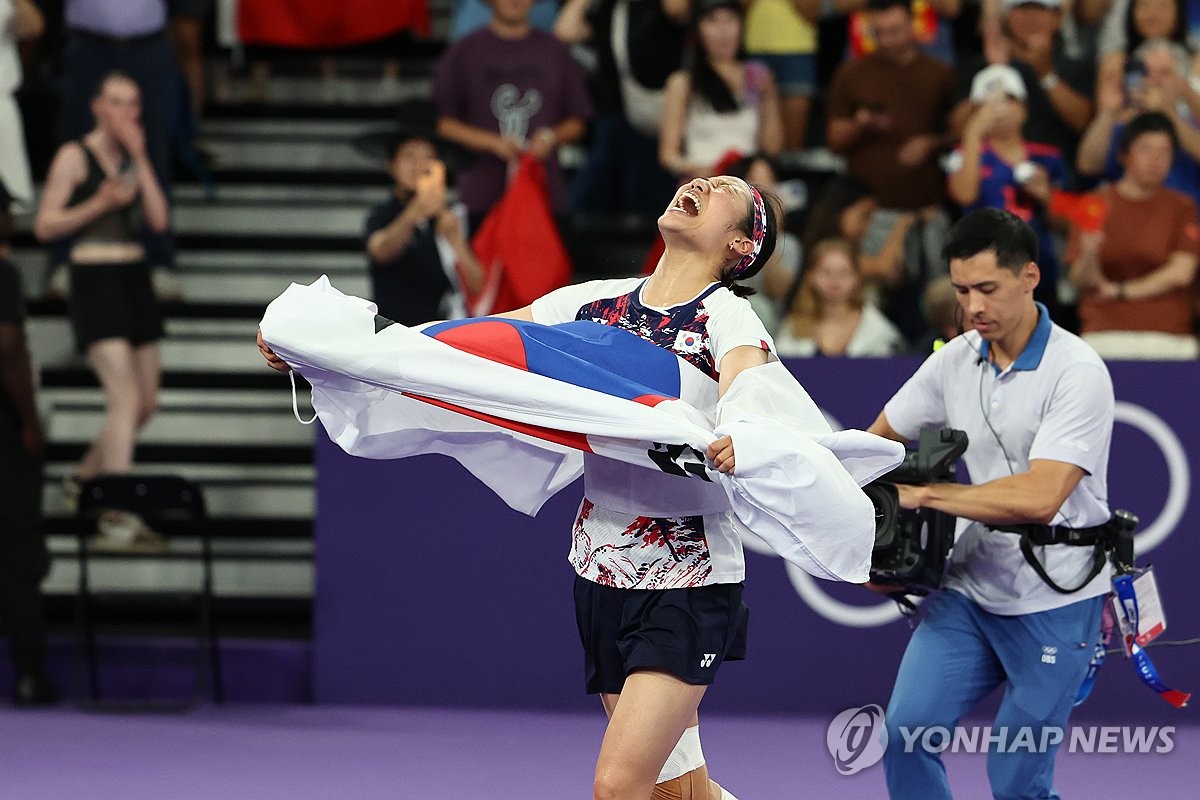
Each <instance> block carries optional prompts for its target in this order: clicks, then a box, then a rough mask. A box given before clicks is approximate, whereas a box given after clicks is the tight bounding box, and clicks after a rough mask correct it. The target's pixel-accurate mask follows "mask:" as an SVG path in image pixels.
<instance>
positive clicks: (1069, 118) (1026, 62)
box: [954, 0, 1095, 165]
mask: <svg viewBox="0 0 1200 800" xmlns="http://www.w3.org/2000/svg"><path fill="white" fill-rule="evenodd" d="M1001 5H1002V10H1001V13H1002V17H1001V20H1000V28H1001V31H1002V33H1003V38H1002V39H1001V40H1000V41H997V42H990V43H989V47H988V58H987V59H986V60H985V59H984V58H982V57H981V58H977V59H974V60H972V61H969V62H967V63H965V64H964V65H963V68H962V70H961V71H960V73H959V74H960V76H961V77H963V78H972V77H974V76H975V75H976V74H977V73H978V72H979V71H980V70H981V69H983V67H984V66H986V64H987V62H991V63H1006V64H1008V65H1009V66H1011V67H1013V68H1014V69H1015V70H1016V71H1017V72H1018V73H1019V74H1020V76H1021V82H1022V83H1023V84H1024V85H1025V92H1026V99H1025V102H1026V106H1027V109H1028V112H1029V113H1028V116H1027V118H1026V121H1025V124H1024V126H1023V130H1022V132H1023V134H1024V136H1025V138H1026V139H1028V140H1030V141H1034V142H1041V143H1044V144H1049V145H1053V146H1054V147H1057V148H1058V149H1059V150H1060V151H1061V152H1062V153H1063V155H1064V157H1065V159H1066V162H1067V164H1068V165H1070V164H1072V163H1073V162H1074V159H1075V147H1076V143H1077V142H1078V140H1079V136H1080V135H1081V134H1082V133H1083V131H1084V129H1085V128H1087V126H1088V123H1089V122H1090V121H1091V119H1092V100H1091V98H1092V93H1093V88H1094V84H1095V67H1094V66H1093V65H1089V64H1086V63H1084V62H1082V61H1079V60H1077V59H1073V58H1069V57H1067V56H1066V55H1065V54H1064V53H1063V52H1062V49H1061V44H1060V41H1059V37H1058V32H1059V29H1060V27H1061V26H1062V17H1063V10H1062V0H1001ZM969 95H970V84H969V83H967V82H965V81H964V82H963V83H960V86H959V96H960V97H961V98H964V99H963V101H962V102H961V103H960V104H959V107H958V108H957V109H956V111H955V114H954V120H955V123H956V125H955V129H956V130H962V129H963V127H964V126H965V124H966V120H967V118H968V117H969V116H970V115H971V113H972V111H973V108H974V106H973V104H972V103H971V102H970V99H969Z"/></svg>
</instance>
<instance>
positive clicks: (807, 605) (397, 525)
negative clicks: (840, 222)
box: [314, 359, 1200, 722]
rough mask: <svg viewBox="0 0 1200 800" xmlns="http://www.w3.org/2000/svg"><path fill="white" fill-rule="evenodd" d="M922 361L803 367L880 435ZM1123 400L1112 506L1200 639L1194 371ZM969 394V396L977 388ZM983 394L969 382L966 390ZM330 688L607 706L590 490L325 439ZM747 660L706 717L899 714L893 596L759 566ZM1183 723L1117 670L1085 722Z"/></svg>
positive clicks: (1199, 386) (1183, 662)
mask: <svg viewBox="0 0 1200 800" xmlns="http://www.w3.org/2000/svg"><path fill="white" fill-rule="evenodd" d="M917 363H918V362H917V361H915V360H895V361H875V360H864V361H842V360H824V359H819V360H811V361H795V362H791V363H790V365H789V366H790V367H791V369H792V371H793V372H794V373H795V374H796V375H797V377H798V378H799V379H800V381H801V382H802V383H803V384H804V385H805V387H806V388H808V390H809V391H810V392H811V393H812V395H813V397H814V398H815V399H816V401H817V402H818V403H819V404H820V405H821V407H822V408H824V409H825V410H826V411H827V412H828V413H830V414H832V415H833V416H834V417H836V418H837V420H838V421H839V422H841V423H842V424H843V425H846V426H853V427H866V426H867V425H869V424H870V422H871V421H872V420H873V419H874V417H875V415H876V414H877V413H878V411H879V409H880V407H881V406H882V404H883V402H884V401H885V400H886V399H887V398H888V397H889V396H890V395H891V393H892V392H894V391H895V390H896V389H897V388H898V387H899V386H900V384H901V383H903V381H904V380H905V379H906V378H907V377H908V376H909V375H910V374H911V373H912V372H913V370H914V369H915V368H916V366H917ZM1111 370H1112V373H1113V379H1114V383H1115V385H1116V394H1117V400H1118V409H1117V419H1118V424H1117V428H1116V431H1115V433H1114V443H1113V449H1112V461H1111V464H1110V469H1109V487H1110V493H1111V497H1110V500H1111V502H1112V504H1113V506H1114V507H1121V508H1128V509H1130V510H1132V511H1134V512H1135V513H1137V514H1139V515H1140V516H1141V518H1142V529H1141V530H1142V533H1141V534H1140V536H1139V548H1140V551H1139V561H1140V563H1142V564H1146V563H1153V564H1154V565H1155V569H1156V572H1157V573H1158V580H1159V586H1160V588H1161V591H1162V594H1163V600H1164V603H1165V607H1166V613H1167V619H1168V629H1167V633H1166V635H1165V636H1164V638H1167V639H1177V638H1191V637H1196V636H1200V603H1198V602H1197V600H1196V596H1195V594H1194V593H1193V592H1192V591H1189V590H1190V589H1191V588H1192V587H1193V586H1194V585H1195V578H1194V576H1193V573H1194V571H1195V570H1196V569H1197V567H1198V566H1200V541H1198V540H1197V539H1196V536H1195V535H1194V533H1193V527H1194V523H1193V520H1196V519H1198V518H1200V501H1197V500H1196V498H1194V497H1193V493H1192V492H1191V485H1190V484H1191V476H1190V462H1189V454H1192V453H1200V430H1198V429H1197V426H1196V425H1195V424H1194V422H1193V418H1194V409H1193V403H1195V402H1196V399H1197V398H1200V369H1198V368H1197V366H1196V365H1194V364H1134V363H1128V364H1125V363H1123V364H1114V365H1112V367H1111ZM969 388H970V387H967V389H969ZM967 389H964V391H965V390H967ZM317 470H318V473H317V474H318V478H317V522H316V537H317V548H316V559H317V586H316V608H315V643H314V659H315V674H314V693H315V697H316V699H317V701H318V702H330V703H395V704H449V705H457V704H461V705H483V706H518V707H534V708H591V707H593V706H595V703H596V701H595V700H593V699H590V698H587V697H586V696H585V695H584V694H583V689H582V685H583V684H582V659H581V655H580V647H579V642H578V636H577V633H576V630H575V623H574V614H573V610H572V603H571V582H572V575H573V573H572V571H571V567H570V565H569V564H568V563H567V559H566V555H567V550H568V547H569V527H570V524H571V521H572V519H573V514H574V511H575V506H576V504H577V502H578V498H579V493H580V489H579V487H578V486H574V487H571V488H569V489H567V490H565V491H563V492H562V493H560V494H559V495H558V496H557V497H555V498H554V499H553V500H552V501H551V502H549V503H547V505H546V506H545V508H543V510H542V513H541V514H539V515H538V517H537V518H535V519H530V518H528V517H526V516H524V515H522V514H518V513H517V512H514V511H512V510H510V509H509V508H508V507H507V506H505V505H504V504H503V503H501V502H500V500H498V499H497V498H496V497H495V496H493V495H492V494H491V493H490V492H489V491H488V490H487V489H486V488H484V487H483V485H482V484H480V483H478V482H477V481H475V480H474V479H473V478H472V477H471V476H470V475H469V474H468V473H467V472H466V471H465V470H463V469H462V468H461V467H459V466H458V464H457V463H456V462H454V461H451V460H450V459H448V458H445V457H442V456H423V457H420V458H412V459H405V460H398V461H388V462H378V461H368V460H364V459H358V458H353V457H351V456H347V455H346V454H345V453H343V452H342V451H341V450H339V449H338V448H337V447H336V446H334V445H332V444H331V443H330V442H329V441H328V440H327V439H325V438H324V437H319V441H318V446H317ZM746 562H747V563H746V572H747V579H746V585H747V589H746V602H747V603H748V604H749V606H750V608H751V627H750V650H749V656H748V660H747V661H745V662H740V663H731V664H727V665H726V666H725V667H724V668H723V669H722V670H721V674H720V677H719V678H718V681H717V684H716V686H715V688H714V689H713V690H712V691H710V692H709V696H708V697H707V699H706V701H705V707H706V708H707V709H710V710H722V711H738V712H744V713H769V712H796V711H803V712H808V713H816V714H827V715H830V716H832V714H834V713H836V712H838V711H841V710H842V709H845V708H848V707H850V706H858V705H862V704H865V703H872V702H875V703H880V704H884V703H886V701H887V698H888V695H889V693H890V690H891V684H892V679H893V677H894V675H895V672H896V667H897V665H898V663H899V660H900V656H901V654H902V653H903V650H904V646H905V643H906V641H907V639H908V635H909V629H908V626H907V625H906V623H904V622H902V621H898V620H897V619H896V618H895V614H894V612H893V609H894V606H892V604H891V603H890V602H881V601H879V600H878V599H877V598H875V597H873V596H871V595H869V594H868V593H867V592H866V591H865V590H863V589H861V588H858V587H852V586H845V585H840V584H831V583H828V582H824V581H817V580H815V579H803V576H800V577H799V578H797V577H795V576H794V574H793V573H794V572H795V571H794V570H789V569H787V568H786V566H785V564H784V562H783V561H782V560H781V559H779V558H777V557H774V556H769V555H761V554H757V553H754V552H751V551H750V550H749V549H748V551H747V555H746ZM1150 652H1151V654H1152V655H1153V657H1154V660H1155V663H1156V664H1157V665H1158V667H1159V669H1160V671H1161V672H1162V673H1163V676H1164V679H1165V680H1167V681H1168V682H1173V683H1174V684H1176V688H1182V689H1190V690H1200V668H1198V667H1200V647H1159V648H1152V649H1151V651H1150ZM1084 716H1092V717H1099V718H1105V719H1114V718H1123V719H1126V718H1138V719H1143V720H1147V721H1156V720H1162V721H1179V722H1182V721H1184V720H1185V719H1190V718H1193V717H1194V712H1188V711H1184V712H1182V713H1181V712H1177V711H1174V710H1173V709H1171V708H1170V707H1168V706H1167V705H1166V704H1165V703H1163V702H1162V701H1160V700H1159V699H1158V698H1156V697H1155V696H1154V694H1153V693H1151V692H1150V691H1149V690H1148V689H1145V688H1142V687H1141V685H1140V683H1139V682H1138V681H1137V679H1136V677H1135V675H1134V673H1133V670H1132V668H1131V667H1130V666H1129V665H1128V664H1126V663H1125V662H1124V659H1123V658H1122V657H1121V656H1119V655H1117V656H1112V657H1110V658H1109V660H1108V663H1107V664H1106V665H1105V667H1104V669H1103V670H1102V672H1101V676H1100V679H1099V681H1098V685H1097V688H1096V690H1095V692H1094V694H1093V696H1092V699H1091V700H1089V701H1088V703H1087V704H1085V705H1084V706H1083V707H1081V709H1080V712H1079V717H1080V718H1082V717H1084Z"/></svg>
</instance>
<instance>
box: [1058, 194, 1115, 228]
mask: <svg viewBox="0 0 1200 800" xmlns="http://www.w3.org/2000/svg"><path fill="white" fill-rule="evenodd" d="M1049 211H1050V215H1051V216H1055V217H1062V218H1063V219H1065V220H1067V221H1068V222H1070V223H1071V224H1072V225H1074V226H1075V227H1076V228H1078V229H1079V230H1080V231H1082V232H1083V233H1095V232H1097V231H1101V230H1104V219H1105V217H1107V216H1108V204H1107V203H1105V202H1104V198H1102V197H1099V196H1097V195H1094V194H1074V193H1072V192H1058V191H1055V192H1051V193H1050V208H1049Z"/></svg>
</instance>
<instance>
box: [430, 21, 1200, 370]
mask: <svg viewBox="0 0 1200 800" xmlns="http://www.w3.org/2000/svg"><path fill="white" fill-rule="evenodd" d="M543 6H544V3H543V4H538V5H537V6H536V8H538V9H540V10H541V16H540V19H541V22H535V21H534V17H533V15H532V12H533V10H534V9H535V4H534V3H533V2H532V0H491V3H490V8H491V16H490V17H489V18H486V19H485V18H484V16H483V15H480V14H478V13H477V12H478V9H473V11H474V15H473V16H472V19H473V20H474V22H473V24H474V25H475V27H474V28H472V29H469V30H462V28H463V27H464V26H463V25H458V24H456V26H455V34H456V36H459V37H461V38H458V39H457V40H456V41H455V42H454V43H453V44H452V45H451V46H450V48H449V49H448V50H447V52H446V54H445V55H444V57H443V58H442V60H441V62H440V63H439V65H438V67H437V71H436V75H435V80H434V90H433V101H434V102H435V103H436V107H437V114H438V117H439V122H438V133H439V134H440V135H441V137H443V138H444V139H446V140H448V141H450V142H452V143H455V144H457V145H459V146H461V147H462V148H464V149H466V150H467V151H470V152H471V153H472V154H473V156H474V158H473V161H472V163H471V165H470V166H468V167H466V168H464V169H461V170H459V172H458V176H457V184H458V191H459V195H460V196H461V197H462V198H463V199H464V200H465V202H466V206H467V210H468V212H469V218H470V220H471V227H472V229H473V228H474V227H475V225H477V224H478V222H479V220H480V219H482V217H483V216H484V215H485V214H486V212H487V210H488V207H489V206H490V204H491V203H493V202H495V200H496V198H497V197H498V196H499V195H500V193H501V192H502V190H503V185H504V181H505V176H506V175H511V174H512V172H513V170H514V169H515V165H516V164H517V163H518V162H519V161H520V159H521V158H522V157H523V156H524V155H530V156H532V157H533V158H535V159H538V160H541V161H544V162H546V164H547V169H548V176H549V184H548V185H549V197H550V202H551V205H552V207H553V210H554V211H555V212H556V213H557V214H558V215H559V218H560V220H562V221H566V220H569V219H570V217H571V215H572V214H584V213H602V214H603V213H607V214H630V213H632V214H657V213H658V212H660V211H661V210H662V208H663V207H664V206H665V204H666V203H667V202H668V200H669V198H670V197H671V194H672V192H673V189H674V187H675V186H677V185H678V183H679V182H680V181H681V180H683V179H687V178H691V177H693V176H696V175H708V174H717V173H721V172H737V170H738V169H739V168H740V169H742V170H743V173H742V174H744V170H746V169H747V168H749V167H750V166H751V165H757V166H756V169H757V171H758V174H762V175H764V176H766V177H765V181H766V185H767V186H768V187H777V189H778V190H779V191H780V194H781V195H786V196H783V197H782V199H783V200H784V201H785V202H784V209H783V210H784V211H785V213H786V218H787V220H788V227H789V228H790V231H791V235H792V239H793V241H794V242H795V246H794V247H791V248H787V247H785V248H781V251H780V253H779V255H778V256H777V260H778V261H779V262H781V263H776V264H774V265H773V268H772V269H770V270H767V271H765V274H764V278H763V281H764V282H765V283H764V286H761V287H758V288H759V297H758V298H757V299H756V301H755V302H756V307H757V309H758V311H759V313H760V315H761V316H762V317H763V318H764V320H766V321H767V323H768V325H774V326H776V330H777V332H778V336H777V339H778V342H779V346H780V354H781V355H785V356H787V355H796V356H815V355H826V356H839V355H845V356H885V355H889V354H893V353H898V352H906V351H916V352H920V351H922V350H923V349H925V348H927V347H928V346H930V344H931V343H932V342H933V341H935V340H936V339H942V338H945V336H946V335H949V334H953V333H955V332H956V331H957V330H959V326H958V324H957V322H955V321H953V320H951V321H950V322H949V323H947V322H946V320H945V319H944V316H945V312H944V311H942V312H939V310H938V308H935V306H937V305H939V304H938V303H936V302H934V301H935V300H936V298H939V297H941V298H945V297H946V296H947V295H948V294H950V295H951V296H952V293H953V291H954V289H953V287H947V286H945V285H944V284H945V281H946V264H945V260H944V259H943V258H942V256H941V247H942V244H943V241H944V239H945V236H946V233H947V231H948V230H949V228H950V226H951V224H953V222H954V221H955V220H956V219H957V218H958V217H959V216H961V215H962V214H964V213H967V212H970V211H972V210H975V209H977V208H982V207H997V208H1003V209H1006V210H1008V211H1011V212H1013V213H1014V214H1017V215H1018V216H1019V217H1021V218H1022V219H1024V220H1026V221H1028V222H1029V223H1030V224H1031V225H1032V226H1033V228H1034V230H1035V231H1036V232H1037V234H1038V238H1039V248H1040V255H1039V260H1038V265H1039V267H1040V272H1041V282H1040V284H1039V286H1038V288H1037V291H1036V299H1037V300H1038V302H1039V303H1041V304H1042V305H1043V306H1045V308H1046V309H1047V311H1048V312H1049V313H1050V315H1051V316H1052V317H1053V318H1054V319H1055V320H1056V321H1058V322H1059V323H1060V324H1063V325H1064V326H1065V327H1067V328H1068V329H1073V330H1076V331H1078V332H1080V333H1081V334H1082V335H1083V336H1084V337H1085V338H1086V339H1087V340H1088V341H1089V342H1090V343H1091V344H1092V345H1093V346H1094V347H1095V348H1096V349H1097V350H1098V351H1099V352H1100V353H1101V355H1102V356H1104V357H1108V358H1171V359H1174V358H1195V357H1196V355H1197V350H1196V338H1195V332H1196V331H1195V327H1196V307H1197V300H1196V298H1197V293H1196V292H1195V291H1194V283H1195V272H1196V258H1197V246H1198V242H1197V218H1196V213H1197V209H1196V205H1195V202H1196V199H1197V198H1198V197H1200V173H1198V172H1197V158H1198V157H1200V130H1198V128H1197V122H1196V120H1197V116H1196V112H1197V111H1200V91H1198V90H1200V61H1197V59H1196V56H1195V47H1196V46H1197V45H1198V44H1200V36H1197V30H1200V28H1197V26H1200V16H1198V15H1197V14H1196V12H1195V10H1194V9H1193V7H1192V4H1189V3H1185V2H1182V0H982V2H980V3H974V2H970V0H966V1H964V0H916V2H911V3H910V2H907V0H566V2H565V3H564V4H563V5H562V6H561V7H560V8H559V10H558V13H557V16H556V18H555V19H554V21H553V24H549V22H548V20H549V17H548V16H547V15H546V14H545V9H544V8H543ZM460 11H462V12H463V13H465V10H464V8H461V7H460ZM462 16H463V14H462V13H460V14H459V15H458V16H457V17H456V22H457V21H459V17H462ZM1193 17H1196V19H1193ZM572 55H573V56H574V58H572V57H571V56H572ZM572 143H574V144H577V146H580V147H582V148H583V149H584V150H585V151H586V158H584V160H583V163H582V165H581V166H579V167H578V169H576V170H574V173H573V174H572V175H564V174H563V173H562V172H561V171H560V169H559V159H558V158H557V155H558V154H559V148H560V147H561V146H563V145H565V144H572ZM822 152H828V153H832V154H833V155H835V156H837V157H838V159H837V161H836V162H835V163H837V164H838V165H839V170H838V171H840V172H841V173H842V174H840V175H837V176H836V177H833V178H832V179H830V178H829V175H828V172H824V171H821V170H819V169H814V168H812V167H811V164H813V163H814V162H815V160H816V159H815V158H814V154H817V153H822ZM797 179H803V180H797ZM564 182H565V185H564ZM797 185H799V186H800V188H801V189H802V191H801V192H799V194H800V196H801V198H802V200H801V202H795V197H796V195H797V192H796V191H795V187H796V186H797ZM785 190H786V191H785ZM564 227H565V228H569V225H565V226H564ZM468 266H469V265H468ZM632 266H633V265H631V268H632ZM461 272H462V270H461V269H460V273H461ZM469 272H470V270H468V273H469ZM940 305H941V307H942V308H944V307H945V303H944V302H943V303H941V304H940Z"/></svg>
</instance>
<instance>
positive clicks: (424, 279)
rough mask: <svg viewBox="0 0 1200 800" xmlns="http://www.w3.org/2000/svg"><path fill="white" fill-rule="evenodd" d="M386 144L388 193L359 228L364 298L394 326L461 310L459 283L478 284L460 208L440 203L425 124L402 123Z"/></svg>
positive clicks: (438, 174) (440, 171) (441, 177)
mask: <svg viewBox="0 0 1200 800" xmlns="http://www.w3.org/2000/svg"><path fill="white" fill-rule="evenodd" d="M388 144H389V147H388V149H389V151H390V153H389V155H390V159H389V162H388V170H389V172H390V173H391V175H392V180H393V182H394V183H393V186H392V196H391V197H390V198H389V199H388V201H387V202H386V203H383V204H382V205H380V206H377V207H376V208H374V209H373V210H372V211H371V214H370V216H369V217H368V218H367V224H366V232H365V239H366V251H367V258H368V259H369V261H370V266H371V292H372V298H373V299H374V300H375V304H376V305H377V306H378V307H379V314H380V316H383V317H387V318H388V319H390V320H394V321H395V322H399V323H400V324H401V325H410V326H411V325H419V324H420V323H422V322H429V321H430V320H434V319H454V318H458V317H463V316H465V315H466V303H465V301H464V297H463V295H464V290H465V291H467V292H470V293H471V294H476V293H478V292H479V291H480V290H481V289H482V288H483V268H482V267H481V266H480V264H479V261H478V260H477V259H476V258H475V254H474V252H473V251H472V250H471V247H470V245H469V244H468V243H467V223H466V208H465V207H464V206H463V205H462V204H461V203H459V204H455V205H453V206H451V205H450V204H449V203H448V200H447V189H446V166H445V163H444V162H442V161H441V160H439V159H438V152H437V147H436V145H437V144H438V140H437V138H436V135H435V134H434V133H433V128H432V124H431V125H430V126H429V128H428V129H427V130H426V129H422V128H421V127H420V126H419V125H416V124H409V125H406V126H405V127H404V128H403V129H402V130H400V131H399V132H397V133H396V134H395V135H394V136H392V137H391V138H390V141H389V143H388Z"/></svg>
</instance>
